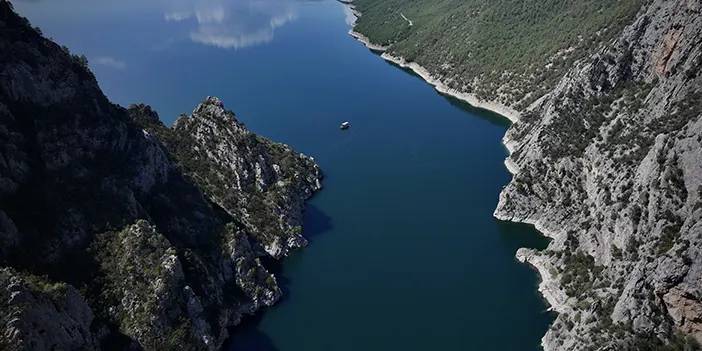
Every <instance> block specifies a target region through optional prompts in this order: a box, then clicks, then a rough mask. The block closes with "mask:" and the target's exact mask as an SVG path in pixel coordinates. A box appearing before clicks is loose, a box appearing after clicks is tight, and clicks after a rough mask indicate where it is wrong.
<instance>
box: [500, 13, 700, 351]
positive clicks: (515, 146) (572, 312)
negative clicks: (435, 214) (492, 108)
mask: <svg viewBox="0 0 702 351" xmlns="http://www.w3.org/2000/svg"><path fill="white" fill-rule="evenodd" d="M699 9H700V1H699V0H696V1H695V0H690V1H687V0H686V1H662V0H657V1H651V2H649V3H648V4H646V5H645V6H644V7H643V8H642V9H641V11H640V13H639V14H638V16H637V18H636V20H635V21H634V22H633V23H631V24H630V25H629V26H627V27H626V28H625V29H624V31H623V32H622V33H621V35H620V36H619V38H618V39H617V40H616V41H613V42H611V43H608V44H607V45H605V46H604V47H602V48H601V49H599V50H598V51H597V52H596V53H594V54H592V56H590V57H585V58H582V59H581V60H579V61H578V63H577V64H576V65H575V66H574V67H573V68H572V69H571V70H570V71H569V72H568V73H567V74H566V75H565V76H564V77H563V78H562V79H561V81H560V82H559V84H558V86H557V87H555V89H553V90H552V91H551V92H550V93H548V94H547V96H546V97H544V98H543V99H541V100H539V103H538V104H535V105H534V106H532V107H531V108H530V109H529V110H527V111H525V112H524V113H523V114H522V116H521V118H520V121H519V122H518V123H516V124H514V125H513V126H512V128H510V130H509V131H508V133H507V135H506V136H505V144H506V145H507V146H508V147H509V149H510V150H511V151H512V152H511V155H510V157H509V159H508V161H507V163H508V164H509V165H510V169H511V170H513V172H514V173H515V175H514V178H513V180H512V181H511V182H510V183H509V185H508V186H507V187H506V188H505V189H504V190H503V191H502V193H501V195H500V201H499V205H498V207H497V209H496V211H495V216H497V217H498V218H501V219H505V220H513V221H520V222H526V223H533V224H535V225H536V227H537V228H538V229H540V230H542V231H543V232H544V233H545V234H546V235H548V236H550V237H552V238H553V242H552V243H551V244H550V245H549V247H548V249H547V250H545V251H543V252H536V251H533V250H530V251H527V252H522V253H521V254H520V257H522V258H523V259H524V260H526V261H527V262H529V263H531V264H533V265H534V266H536V267H537V268H538V269H539V271H540V272H541V274H542V277H543V278H544V282H542V284H541V288H542V291H543V292H544V295H545V296H546V297H547V299H548V300H549V302H550V303H551V304H552V305H553V309H554V310H556V311H558V312H559V313H560V314H559V316H558V318H557V319H556V322H555V323H554V325H553V326H552V328H551V329H550V330H549V331H548V333H547V335H546V336H545V337H544V339H543V345H544V348H545V349H547V350H564V349H566V350H585V349H598V350H605V349H618V348H625V349H637V350H638V349H650V348H655V347H658V346H660V345H662V344H674V345H680V344H684V343H687V344H689V345H691V344H693V343H694V341H692V340H690V338H691V337H692V338H696V339H697V340H698V341H702V334H701V333H700V329H701V327H702V324H701V322H702V314H701V312H702V274H701V273H702V257H701V256H700V254H701V253H702V237H701V235H702V73H700V68H701V67H702V45H700V43H701V42H702V15H701V14H700V13H699Z"/></svg>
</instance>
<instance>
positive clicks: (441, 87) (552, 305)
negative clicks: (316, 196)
mask: <svg viewBox="0 0 702 351" xmlns="http://www.w3.org/2000/svg"><path fill="white" fill-rule="evenodd" d="M352 1H353V0H347V1H343V2H342V3H343V4H344V5H345V6H347V7H348V8H349V9H350V11H351V13H352V14H353V15H354V16H355V19H354V21H353V23H352V24H351V29H350V30H349V35H351V36H352V37H353V38H354V39H356V40H358V41H359V42H361V43H362V44H363V45H365V46H366V48H368V49H369V50H371V51H374V52H379V53H380V54H381V55H380V57H381V58H383V59H384V60H386V61H388V62H390V63H392V64H395V65H397V66H399V67H401V68H406V69H410V70H412V71H413V72H414V73H415V74H416V75H418V76H419V77H420V78H422V79H423V80H424V81H425V82H426V83H428V84H429V85H431V86H433V87H434V89H435V90H436V91H437V92H439V93H440V94H445V95H448V96H451V97H454V98H456V99H458V100H461V101H464V102H466V103H468V104H469V105H471V106H473V107H475V108H478V109H483V110H487V111H490V112H493V113H496V114H498V115H500V116H502V117H504V118H506V119H508V120H509V121H510V123H511V124H514V123H516V122H518V121H519V115H520V113H519V112H518V111H516V110H514V109H512V108H510V107H508V106H505V105H504V104H501V103H499V102H496V101H483V100H481V99H479V98H478V97H477V96H476V95H475V94H469V93H465V92H461V91H458V90H456V89H451V88H450V87H448V86H446V85H445V84H444V83H443V82H442V81H441V80H440V79H439V78H436V77H434V76H433V75H432V74H431V73H430V72H429V70H427V69H426V68H425V67H423V66H421V65H420V64H418V63H416V62H407V61H406V60H405V59H404V58H402V57H397V56H393V55H392V54H390V53H389V52H388V49H389V48H388V47H386V46H383V45H378V44H374V43H373V42H371V41H370V39H369V38H368V37H367V36H365V35H363V34H361V33H359V32H357V31H355V30H354V28H355V25H356V23H355V22H356V20H357V19H358V17H360V16H361V13H360V12H359V11H358V10H356V9H355V6H354V5H353V3H352ZM502 145H503V146H504V147H505V148H506V149H507V151H508V155H507V157H506V158H505V160H504V166H505V168H506V169H507V171H508V172H509V173H510V175H511V176H512V178H514V176H515V175H516V174H517V173H518V172H519V167H518V166H517V165H516V164H515V163H514V161H512V160H511V159H510V157H511V155H512V153H513V151H514V144H513V143H512V141H511V140H509V139H508V137H507V134H505V136H504V137H503V138H502ZM501 197H502V192H501V193H500V198H501ZM493 217H495V218H497V219H498V220H503V221H509V222H514V223H524V224H530V225H532V226H533V227H534V229H536V231H538V232H539V233H540V234H541V235H543V236H545V237H547V238H551V239H554V238H555V237H556V236H557V233H554V232H551V231H550V230H548V229H547V228H546V227H545V226H544V225H543V224H542V223H541V222H540V221H539V220H538V219H532V218H514V217H508V216H505V215H502V214H499V213H498V212H497V209H496V210H495V212H494V213H493ZM515 258H516V259H517V261H518V262H520V263H523V264H527V265H529V266H531V267H533V268H534V269H535V270H536V271H537V273H538V275H539V280H540V281H539V284H538V287H537V290H538V291H539V293H540V294H541V297H542V298H543V299H544V301H545V302H546V304H547V305H549V306H548V311H551V312H555V313H557V314H563V313H567V312H568V311H569V310H570V308H569V307H568V305H567V303H566V302H567V296H564V295H563V291H562V290H561V289H560V288H559V281H558V280H556V279H555V277H553V276H551V274H550V272H549V269H548V267H546V261H545V260H544V259H543V258H542V257H540V256H539V255H538V254H537V251H536V250H534V249H530V248H520V249H518V250H517V252H516V253H515ZM544 338H545V335H544V336H543V337H542V339H541V346H542V347H544Z"/></svg>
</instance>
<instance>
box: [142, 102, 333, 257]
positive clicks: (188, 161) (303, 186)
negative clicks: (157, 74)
mask: <svg viewBox="0 0 702 351" xmlns="http://www.w3.org/2000/svg"><path fill="white" fill-rule="evenodd" d="M129 114H130V116H131V118H132V119H133V120H134V121H135V122H137V123H138V124H140V125H141V126H142V127H143V128H144V129H145V130H147V131H148V132H150V133H154V134H155V135H157V136H158V137H159V139H161V140H163V141H164V143H165V145H166V147H167V148H168V150H169V151H170V152H171V154H172V155H174V156H175V158H176V160H177V162H178V164H179V165H180V166H182V168H183V169H184V170H185V172H186V173H187V174H188V175H189V176H190V177H191V178H192V179H193V180H194V181H195V182H196V183H197V184H198V185H199V186H200V188H201V189H203V191H204V192H205V194H206V195H207V196H208V198H209V199H210V200H211V201H212V202H214V203H216V204H217V205H219V206H221V207H222V208H223V209H225V210H226V211H227V213H229V214H230V215H232V216H234V217H236V218H238V219H240V220H241V221H242V222H243V223H244V224H245V225H246V228H247V230H248V231H249V232H250V233H251V234H253V235H254V236H255V237H256V241H257V242H259V243H261V244H262V245H263V249H264V250H265V251H266V252H267V253H268V254H270V255H271V256H273V257H276V258H278V257H281V256H283V255H285V254H287V253H288V252H289V251H290V250H291V249H296V248H299V247H302V246H304V245H306V243H307V241H306V240H305V238H303V237H302V235H301V229H302V228H301V225H302V218H301V217H300V216H299V214H300V213H302V206H303V204H304V203H303V202H304V199H307V198H308V197H310V195H311V194H312V193H313V192H314V191H317V190H319V189H320V188H321V184H320V182H319V179H320V171H319V168H318V167H317V165H316V164H315V163H314V162H313V161H312V159H310V158H309V157H307V156H304V155H302V154H296V153H295V152H293V151H292V150H291V149H290V148H289V147H288V146H287V145H283V144H276V143H272V142H270V141H269V140H266V139H264V138H261V137H259V136H257V135H255V134H253V133H251V132H249V131H248V130H247V129H246V128H245V127H244V125H243V124H241V123H240V122H238V121H237V120H236V118H235V116H234V114H233V113H232V112H231V111H227V110H225V109H224V104H223V102H222V101H220V100H219V99H217V98H215V97H209V98H207V99H206V100H205V101H204V102H203V103H202V104H200V105H199V106H198V107H197V108H195V110H194V111H193V113H192V115H190V116H181V117H180V118H179V119H178V120H177V121H176V122H175V124H174V125H173V127H172V128H166V127H165V126H164V125H163V124H162V123H161V122H160V120H159V119H158V116H157V115H156V114H155V113H154V112H153V111H152V110H151V109H150V108H149V107H148V106H144V105H135V106H131V107H130V109H129Z"/></svg>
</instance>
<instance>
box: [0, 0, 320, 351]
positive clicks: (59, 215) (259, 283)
mask: <svg viewBox="0 0 702 351" xmlns="http://www.w3.org/2000/svg"><path fill="white" fill-rule="evenodd" d="M141 111H150V109H149V108H148V107H145V106H143V105H142V106H141ZM196 112H197V113H196V114H194V115H193V117H191V118H190V119H189V121H188V122H179V123H178V126H176V127H175V128H173V129H172V130H170V129H167V128H165V127H163V126H162V125H161V124H160V122H158V121H157V120H150V123H151V124H150V126H151V125H153V126H155V127H154V128H151V127H149V126H146V125H143V123H142V122H143V120H142V119H139V118H137V117H138V116H137V115H138V114H137V113H136V110H135V109H132V110H130V111H128V110H126V109H124V108H122V107H120V106H117V105H114V104H112V103H110V102H109V101H108V100H107V98H106V97H105V96H104V95H103V94H102V92H101V91H100V89H99V88H98V85H97V83H96V81H95V78H94V77H93V75H92V74H91V73H90V71H88V70H87V68H86V67H85V65H84V62H83V60H81V59H80V58H78V57H74V56H71V55H70V54H69V53H68V52H67V50H66V49H64V48H61V47H59V46H58V45H56V44H54V43H52V42H50V41H48V40H46V39H44V38H42V37H41V35H40V34H39V33H37V32H36V31H35V30H34V29H33V28H31V26H29V24H28V23H27V21H26V20H25V19H23V18H21V17H19V16H17V15H16V14H15V13H14V12H13V11H12V8H11V5H10V4H9V3H8V2H5V1H0V135H1V138H0V140H1V141H0V266H5V267H12V268H6V269H4V270H2V271H1V272H2V273H1V274H0V280H2V281H3V282H8V283H7V284H2V285H3V286H6V288H5V290H3V291H4V292H5V293H2V292H0V298H1V299H2V300H1V301H0V315H2V316H3V318H5V317H7V319H3V320H2V324H1V325H0V328H2V330H1V331H0V345H12V347H13V348H14V349H17V350H48V349H56V348H58V349H80V348H84V349H100V348H109V349H121V348H136V349H141V348H143V349H158V348H161V347H163V346H164V345H165V346H168V345H177V347H178V348H183V349H193V350H214V349H217V348H218V347H219V346H220V345H221V344H222V342H223V341H224V339H225V338H226V337H227V328H228V327H230V326H233V325H236V324H237V323H238V322H239V321H240V319H241V317H242V315H243V314H246V313H252V312H254V311H256V310H257V309H258V308H260V307H261V306H267V305H271V304H273V303H275V302H276V301H277V299H278V298H279V297H280V295H281V291H280V288H279V287H278V284H277V281H276V279H275V277H274V276H273V275H271V274H270V273H269V272H268V270H267V269H266V267H265V266H264V265H263V263H262V261H261V256H263V255H265V256H268V255H270V256H273V257H275V258H278V257H281V256H283V255H284V254H285V253H287V252H288V251H289V250H290V249H293V248H297V247H300V246H302V243H304V239H303V238H302V236H301V235H300V231H301V230H300V228H299V226H300V224H301V214H302V207H303V203H304V200H305V199H307V198H308V197H309V196H311V195H312V193H313V192H314V191H316V190H318V189H319V187H320V185H319V180H320V172H319V169H318V167H317V166H316V165H315V164H314V162H313V161H312V160H311V159H310V158H308V157H306V156H303V155H300V154H297V153H295V152H293V151H292V150H291V149H290V148H288V147H286V146H284V145H280V144H276V143H273V142H270V141H268V140H266V139H263V138H261V137H258V136H255V135H254V134H252V133H250V132H248V131H247V130H246V129H245V127H244V126H243V125H241V124H240V123H238V122H236V121H235V120H234V118H233V114H232V113H231V112H228V111H225V110H223V109H222V103H221V101H219V100H217V99H216V98H208V99H207V100H206V101H205V102H203V103H202V104H201V105H200V106H199V107H198V109H196ZM154 116H155V114H153V113H152V115H151V117H154ZM156 127H158V128H156ZM160 131H167V132H163V133H161V132H160ZM232 172H238V173H239V174H241V175H242V176H241V178H242V179H241V181H237V178H236V177H233V176H232ZM247 172H248V173H247ZM244 175H246V176H244ZM244 184H246V185H244ZM249 184H253V186H249ZM254 199H256V200H259V201H260V202H262V203H263V205H251V203H255V201H256V200H254ZM274 248H278V249H274ZM267 252H268V253H267ZM35 275H38V276H45V277H44V278H36V277H35ZM37 282H41V283H37ZM54 287H56V288H54ZM54 292H56V293H54Z"/></svg>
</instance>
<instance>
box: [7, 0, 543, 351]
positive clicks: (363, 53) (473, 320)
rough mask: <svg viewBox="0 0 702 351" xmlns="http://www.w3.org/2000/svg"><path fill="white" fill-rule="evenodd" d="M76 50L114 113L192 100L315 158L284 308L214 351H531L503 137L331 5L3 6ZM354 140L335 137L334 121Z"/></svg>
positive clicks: (535, 332) (264, 0)
mask: <svg viewBox="0 0 702 351" xmlns="http://www.w3.org/2000/svg"><path fill="white" fill-rule="evenodd" d="M15 7H16V8H17V10H18V11H19V12H20V13H21V14H23V15H25V16H27V17H28V18H29V19H30V20H31V21H32V22H33V23H34V24H35V25H38V26H40V27H41V28H42V29H43V31H44V33H45V34H46V35H47V36H50V37H53V38H54V39H55V40H57V41H58V42H60V43H62V44H65V45H67V46H68V47H69V48H70V49H71V51H72V52H74V53H84V54H85V55H86V56H87V57H88V59H89V61H90V66H91V67H92V69H93V71H94V72H95V74H96V76H97V78H98V81H99V82H100V85H101V87H102V88H103V90H104V91H105V93H106V94H107V95H108V96H109V97H110V98H111V99H112V100H113V101H114V102H117V103H120V104H122V105H127V104H130V103H134V102H144V103H147V104H150V105H152V106H153V107H154V108H156V109H157V111H159V113H160V115H161V119H162V120H164V121H165V122H166V123H170V122H172V121H173V120H174V119H175V118H176V117H177V116H178V114H180V113H187V112H189V111H191V110H192V109H193V108H194V106H195V105H196V104H197V103H198V102H199V101H200V100H202V99H203V98H204V97H205V96H207V95H216V96H219V97H221V98H222V99H223V100H224V101H225V103H226V105H227V107H228V108H230V109H232V110H234V111H235V112H236V114H237V116H238V118H239V119H240V120H242V121H243V122H245V123H246V124H247V126H248V127H249V128H250V129H252V130H253V131H255V132H257V133H260V134H262V135H265V136H267V137H270V138H272V139H274V140H277V141H282V142H285V143H288V144H290V145H292V146H293V147H294V148H296V149H297V150H299V151H301V152H304V153H306V154H309V155H311V156H314V157H315V159H316V160H317V161H318V162H319V164H320V165H321V167H322V168H323V170H324V172H325V174H326V179H325V181H324V185H325V188H324V190H323V191H322V192H320V193H319V194H318V195H317V196H315V197H314V199H313V200H312V201H311V202H310V204H309V208H308V211H307V212H306V215H305V218H306V219H305V233H306V235H307V236H308V237H309V238H310V239H311V245H310V246H309V247H308V248H307V249H305V250H303V251H300V252H298V253H295V254H293V255H292V256H291V257H289V258H287V259H285V260H284V262H283V264H282V266H281V268H280V271H279V272H278V275H279V277H280V278H279V281H281V282H282V283H283V285H284V289H285V291H286V297H285V298H284V299H283V301H281V302H280V303H279V304H277V305H276V306H274V307H273V308H270V309H268V310H267V311H265V312H264V313H263V314H261V315H259V316H257V317H255V318H250V319H249V320H247V321H246V322H245V323H244V325H243V326H241V327H239V328H236V329H235V331H234V333H233V336H232V339H231V343H230V344H231V345H229V346H228V347H227V348H228V349H229V350H281V351H285V350H537V349H538V348H539V340H540V338H541V336H542V335H543V334H544V333H545V331H546V329H547V325H548V323H549V321H550V320H551V316H550V315H549V314H548V313H546V312H545V310H546V306H545V305H544V303H543V302H542V300H541V299H540V297H539V295H538V293H537V291H536V285H537V276H536V274H535V273H534V272H533V271H532V270H531V269H530V268H529V267H527V266H525V265H521V264H519V263H518V262H517V261H516V260H515V258H514V254H515V252H516V250H517V248H519V247H523V246H528V247H544V246H545V244H546V241H545V239H544V238H542V237H540V236H539V235H538V233H536V232H535V231H534V230H533V229H532V228H531V227H529V226H525V225H517V224H511V223H504V222H500V221H497V220H495V219H494V218H493V217H492V211H493V209H494V207H495V205H496V204H497V198H498V194H499V191H500V189H501V188H502V186H504V185H505V184H506V183H507V182H508V181H509V177H510V176H509V174H508V173H507V171H506V170H505V168H504V166H503V163H502V162H503V160H504V158H505V156H506V151H505V150H504V148H503V146H502V144H501V143H500V139H501V137H502V135H503V134H504V132H505V130H506V128H507V126H508V125H507V122H506V121H505V120H504V119H502V118H501V117H499V116H496V115H493V114H490V113H487V112H481V111H476V110H474V109H470V108H467V107H466V106H464V105H462V104H460V103H458V102H456V101H454V100H450V99H447V98H445V97H443V96H440V95H438V94H437V93H436V92H435V91H434V90H433V89H432V88H431V87H430V86H429V85H427V84H425V83H424V82H423V81H422V80H421V79H419V78H418V77H416V76H414V75H412V74H410V73H408V72H406V71H404V70H402V69H399V68H397V67H395V66H392V65H390V64H388V63H386V62H385V61H383V60H382V59H381V58H380V57H378V56H377V55H374V54H372V53H371V52H369V51H368V50H367V49H365V48H364V47H363V46H362V45H361V44H360V43H358V42H356V41H354V40H353V39H352V38H351V37H350V36H348V34H347V31H348V30H349V24H348V19H347V13H346V12H345V11H344V8H343V6H342V5H341V4H339V3H337V2H335V1H333V0H323V1H311V0H308V1H292V0H234V1H220V0H178V1H165V0H163V1H161V0H153V1H136V0H124V1H120V2H98V1H88V0H64V1H60V2H50V1H42V0H34V1H15ZM344 120H349V121H351V123H352V125H353V127H352V128H351V129H350V130H348V131H345V132H342V131H340V130H339V128H338V126H339V123H340V122H341V121H344Z"/></svg>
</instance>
